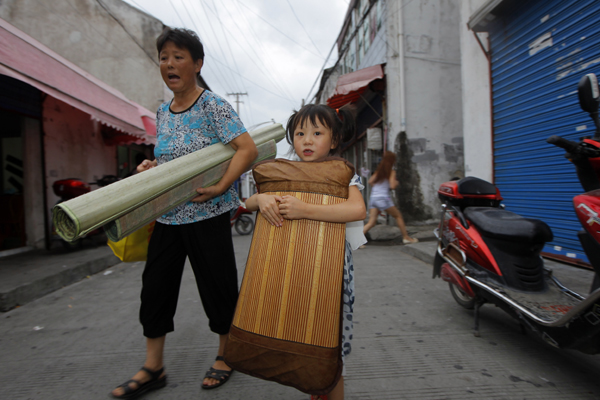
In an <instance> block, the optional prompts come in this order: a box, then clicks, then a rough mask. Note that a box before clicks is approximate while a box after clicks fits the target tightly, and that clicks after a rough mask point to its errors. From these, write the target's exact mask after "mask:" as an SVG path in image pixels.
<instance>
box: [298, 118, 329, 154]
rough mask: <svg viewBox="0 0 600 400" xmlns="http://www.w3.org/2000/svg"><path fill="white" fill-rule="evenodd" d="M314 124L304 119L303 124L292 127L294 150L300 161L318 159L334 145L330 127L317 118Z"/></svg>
mask: <svg viewBox="0 0 600 400" xmlns="http://www.w3.org/2000/svg"><path fill="white" fill-rule="evenodd" d="M315 123H316V126H314V125H313V124H312V123H311V122H310V120H308V119H307V120H305V121H304V124H303V126H297V127H296V129H294V151H295V152H296V154H297V155H298V157H300V159H301V160H302V161H319V160H322V159H323V158H325V157H327V156H328V155H329V151H330V150H331V149H333V148H334V147H335V144H334V143H333V135H332V134H331V129H329V128H328V127H326V126H325V125H323V124H322V123H321V121H319V119H318V118H317V119H316V121H315Z"/></svg>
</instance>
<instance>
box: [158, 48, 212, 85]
mask: <svg viewBox="0 0 600 400" xmlns="http://www.w3.org/2000/svg"><path fill="white" fill-rule="evenodd" d="M158 58H159V60H160V74H161V75H162V78H163V80H164V81H165V83H166V84H167V86H168V87H169V89H171V91H172V92H173V93H182V92H186V91H189V90H193V89H196V76H197V75H198V73H199V72H200V68H202V60H197V61H194V60H193V59H192V55H191V54H190V52H189V50H188V49H182V48H180V47H177V46H176V45H175V43H173V42H171V41H169V42H166V43H165V45H164V46H163V48H162V50H161V51H160V54H159V57H158Z"/></svg>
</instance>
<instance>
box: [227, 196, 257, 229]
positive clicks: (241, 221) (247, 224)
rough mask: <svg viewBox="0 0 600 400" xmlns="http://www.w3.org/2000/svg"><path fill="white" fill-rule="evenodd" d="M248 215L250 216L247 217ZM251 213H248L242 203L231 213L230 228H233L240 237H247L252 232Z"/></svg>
mask: <svg viewBox="0 0 600 400" xmlns="http://www.w3.org/2000/svg"><path fill="white" fill-rule="evenodd" d="M248 215H250V216H248ZM251 215H252V212H251V211H248V210H247V209H246V207H245V204H244V203H242V204H240V206H239V207H238V208H237V210H235V211H232V212H231V218H230V219H229V221H230V222H231V226H232V227H235V231H236V232H237V233H238V234H240V235H249V234H251V233H252V231H253V230H254V221H253V220H252V217H251Z"/></svg>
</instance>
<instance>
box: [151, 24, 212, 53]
mask: <svg viewBox="0 0 600 400" xmlns="http://www.w3.org/2000/svg"><path fill="white" fill-rule="evenodd" d="M167 42H173V44H175V46H177V47H179V48H182V49H186V50H187V51H189V52H190V55H191V56H192V60H194V61H198V60H204V46H202V42H201V41H200V38H199V37H198V35H196V32H194V31H191V30H189V29H185V28H170V27H168V26H165V28H164V29H163V31H162V33H161V34H160V36H159V37H158V38H157V39H156V50H158V54H159V57H160V52H161V51H162V49H163V47H164V46H165V43H167Z"/></svg>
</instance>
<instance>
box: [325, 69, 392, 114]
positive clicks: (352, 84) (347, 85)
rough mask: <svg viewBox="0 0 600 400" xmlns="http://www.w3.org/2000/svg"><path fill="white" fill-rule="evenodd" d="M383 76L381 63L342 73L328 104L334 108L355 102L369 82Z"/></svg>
mask: <svg viewBox="0 0 600 400" xmlns="http://www.w3.org/2000/svg"><path fill="white" fill-rule="evenodd" d="M383 77H384V73H383V67H382V66H381V65H380V64H377V65H373V66H372V67H367V68H363V69H359V70H358V71H354V72H350V73H349V74H345V75H342V76H340V77H339V78H338V81H337V85H336V87H335V92H334V93H333V96H331V97H330V98H328V99H327V104H328V105H329V106H330V107H333V108H340V107H341V106H343V105H345V104H348V103H353V102H355V101H357V100H358V99H359V98H360V95H361V94H363V92H364V91H365V90H366V89H367V86H369V83H371V82H373V81H374V80H375V79H382V78H383Z"/></svg>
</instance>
